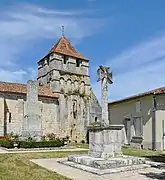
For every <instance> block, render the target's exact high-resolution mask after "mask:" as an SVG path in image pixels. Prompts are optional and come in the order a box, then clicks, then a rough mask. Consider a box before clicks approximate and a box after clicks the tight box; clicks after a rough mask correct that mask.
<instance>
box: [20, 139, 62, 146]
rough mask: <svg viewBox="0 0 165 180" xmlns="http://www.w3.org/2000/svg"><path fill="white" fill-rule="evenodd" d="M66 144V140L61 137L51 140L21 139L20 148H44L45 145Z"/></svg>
mask: <svg viewBox="0 0 165 180" xmlns="http://www.w3.org/2000/svg"><path fill="white" fill-rule="evenodd" d="M63 145H64V141H63V140H61V139H55V140H49V141H45V140H43V141H39V142H35V141H20V143H19V147H20V148H44V147H60V146H63Z"/></svg>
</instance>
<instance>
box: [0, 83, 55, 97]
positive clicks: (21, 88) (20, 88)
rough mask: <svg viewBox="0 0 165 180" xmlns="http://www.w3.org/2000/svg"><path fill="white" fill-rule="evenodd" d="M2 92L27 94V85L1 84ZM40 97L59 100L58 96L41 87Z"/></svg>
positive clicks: (0, 89) (0, 90)
mask: <svg viewBox="0 0 165 180" xmlns="http://www.w3.org/2000/svg"><path fill="white" fill-rule="evenodd" d="M0 92H5V93H16V94H26V93H27V85H26V84H19V83H9V82H0ZM39 96H44V97H50V98H58V95H57V94H54V93H52V91H51V90H50V89H49V88H47V87H45V86H39Z"/></svg>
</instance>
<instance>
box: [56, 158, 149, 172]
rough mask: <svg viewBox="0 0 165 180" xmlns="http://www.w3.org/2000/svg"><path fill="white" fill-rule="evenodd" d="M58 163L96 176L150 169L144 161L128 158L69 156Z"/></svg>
mask: <svg viewBox="0 0 165 180" xmlns="http://www.w3.org/2000/svg"><path fill="white" fill-rule="evenodd" d="M59 163H62V164H64V165H67V166H71V167H74V168H78V169H81V170H83V171H87V172H90V173H93V174H97V175H104V174H111V173H118V172H123V171H131V170H137V169H143V168H147V167H150V166H149V165H147V164H145V161H144V159H139V158H136V157H129V156H122V157H115V158H109V159H107V160H105V159H103V158H94V157H91V156H89V155H70V156H69V157H68V159H66V160H61V161H59Z"/></svg>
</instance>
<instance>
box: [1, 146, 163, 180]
mask: <svg viewBox="0 0 165 180" xmlns="http://www.w3.org/2000/svg"><path fill="white" fill-rule="evenodd" d="M78 146H79V145H78ZM82 146H83V147H85V146H84V144H83V145H82ZM82 146H81V147H82ZM86 147H87V145H86ZM86 152H87V151H80V152H78V151H77V152H46V153H25V154H0V180H68V178H65V177H63V176H61V175H58V174H56V173H54V172H51V171H48V170H47V169H44V168H42V167H40V166H38V165H36V164H34V163H32V162H30V161H29V159H39V158H60V157H66V156H68V155H69V154H76V153H78V154H80V153H86ZM123 154H125V155H130V156H138V157H146V158H149V159H151V160H153V161H158V162H160V161H161V162H165V153H163V152H162V151H150V150H138V149H133V148H123Z"/></svg>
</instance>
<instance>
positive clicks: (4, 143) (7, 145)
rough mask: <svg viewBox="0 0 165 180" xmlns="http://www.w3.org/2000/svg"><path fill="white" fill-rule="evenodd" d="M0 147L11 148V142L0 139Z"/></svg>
mask: <svg viewBox="0 0 165 180" xmlns="http://www.w3.org/2000/svg"><path fill="white" fill-rule="evenodd" d="M0 146H1V147H5V148H13V147H14V146H13V142H12V141H10V140H9V139H0Z"/></svg>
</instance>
